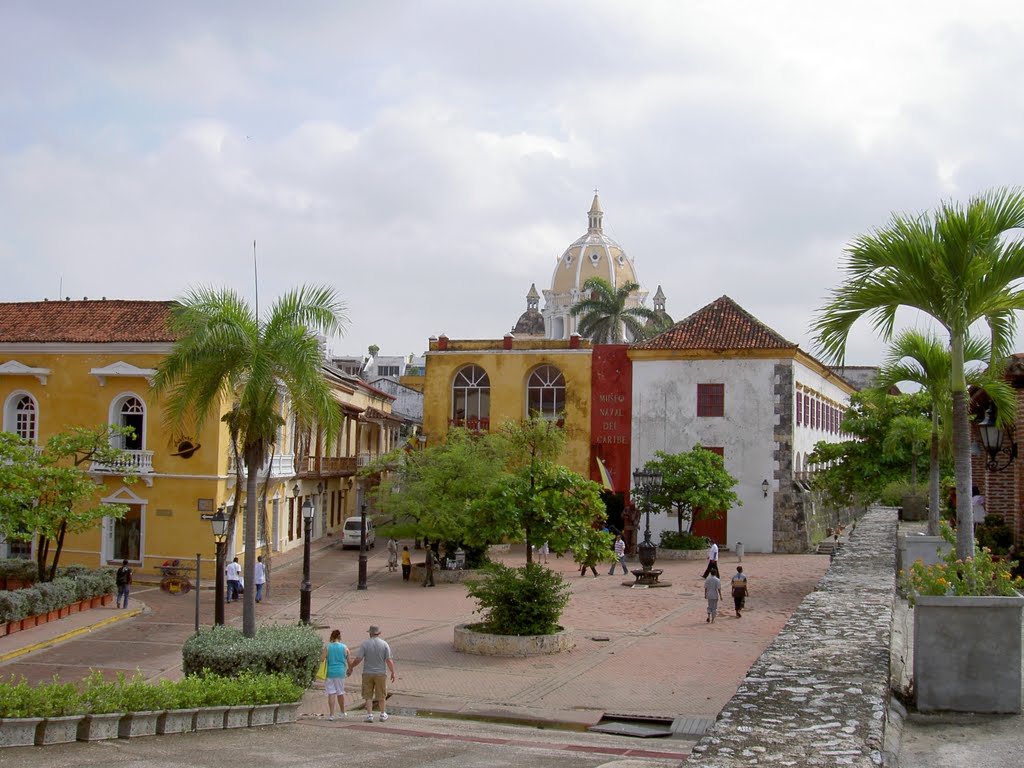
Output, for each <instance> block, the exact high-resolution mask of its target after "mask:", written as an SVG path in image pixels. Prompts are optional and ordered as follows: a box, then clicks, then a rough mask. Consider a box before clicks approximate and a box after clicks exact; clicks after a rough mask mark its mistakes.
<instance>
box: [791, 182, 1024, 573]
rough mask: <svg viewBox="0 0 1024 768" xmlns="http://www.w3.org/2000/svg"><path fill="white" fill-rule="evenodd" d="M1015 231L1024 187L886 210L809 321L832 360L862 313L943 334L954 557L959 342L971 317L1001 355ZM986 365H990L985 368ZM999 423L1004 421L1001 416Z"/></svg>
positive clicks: (970, 550)
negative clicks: (923, 319)
mask: <svg viewBox="0 0 1024 768" xmlns="http://www.w3.org/2000/svg"><path fill="white" fill-rule="evenodd" d="M1022 227H1024V190H1021V189H1020V188H1012V189H997V190H993V191H990V192H987V193H985V194H983V195H980V196H977V197H973V198H971V199H970V200H969V201H968V203H967V205H966V206H963V205H960V204H956V203H943V204H942V205H941V206H940V207H939V209H938V210H937V211H936V212H935V214H934V215H928V214H921V215H919V216H914V217H908V216H904V215H900V214H894V215H893V216H892V218H891V220H890V222H889V223H888V224H887V225H886V226H884V227H882V228H881V229H878V230H875V231H873V232H870V233H868V234H865V235H860V236H858V237H857V238H856V239H855V240H854V241H853V243H852V244H851V245H849V246H848V247H847V251H846V260H845V264H844V265H843V267H844V271H845V273H846V277H845V279H844V280H843V282H842V283H841V284H840V286H839V287H838V288H835V289H833V290H832V293H831V297H830V299H829V301H828V302H827V303H826V304H825V306H824V307H823V308H822V309H821V310H820V314H819V316H818V317H817V319H816V320H815V321H814V322H813V323H812V326H811V327H812V330H813V331H814V332H815V333H816V334H817V341H818V345H819V348H820V351H821V353H822V356H823V357H826V358H827V359H829V360H831V361H834V362H837V363H841V362H842V361H843V358H844V357H845V351H846V341H847V338H848V337H849V334H850V329H851V328H852V327H853V325H854V323H856V322H857V320H859V319H860V318H862V317H865V316H867V317H868V318H869V319H870V321H871V323H872V325H873V326H874V328H875V330H876V331H878V332H879V333H880V334H881V335H882V337H883V339H885V340H886V341H888V340H889V339H891V338H892V335H893V325H894V323H895V321H896V311H897V310H898V309H899V308H900V307H910V308H914V309H917V310H919V311H921V312H924V313H925V314H927V315H930V316H931V317H932V318H934V319H935V320H936V322H938V323H939V325H940V326H942V328H943V329H944V330H945V331H946V333H948V334H949V346H950V353H951V360H950V380H949V387H950V396H951V400H952V412H953V419H952V426H953V464H954V471H955V474H956V493H957V510H956V513H957V556H958V557H961V558H967V557H972V556H973V555H974V528H973V525H972V521H971V454H970V444H969V424H968V420H967V380H966V376H965V371H964V347H965V344H966V341H967V338H968V335H969V329H970V327H971V326H972V325H973V324H974V323H976V322H978V321H981V320H984V321H985V322H986V324H987V325H988V329H989V333H990V335H991V350H990V351H991V354H992V359H993V360H995V359H1001V358H1003V357H1006V356H1007V355H1008V354H1009V353H1010V350H1011V344H1012V342H1013V335H1014V331H1015V329H1016V315H1015V312H1016V311H1017V310H1019V309H1022V308H1024V291H1022V290H1018V288H1017V284H1018V282H1019V281H1020V280H1021V279H1022V278H1024V246H1022V245H1021V243H1019V242H1018V241H1017V240H1016V239H1015V238H1008V237H1006V235H1007V233H1009V232H1010V231H1011V230H1015V229H1020V228H1022ZM992 367H995V366H992ZM1000 418H1002V419H1009V418H1011V414H1007V413H1006V412H1003V413H1002V414H1001V415H1000Z"/></svg>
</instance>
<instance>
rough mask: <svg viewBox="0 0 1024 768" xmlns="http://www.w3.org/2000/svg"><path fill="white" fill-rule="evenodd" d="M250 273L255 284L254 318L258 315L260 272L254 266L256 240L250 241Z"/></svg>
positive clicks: (257, 317)
mask: <svg viewBox="0 0 1024 768" xmlns="http://www.w3.org/2000/svg"><path fill="white" fill-rule="evenodd" d="M252 275H253V283H255V285H256V319H257V320H259V317H260V272H259V269H258V268H257V266H256V241H255V240H253V241H252Z"/></svg>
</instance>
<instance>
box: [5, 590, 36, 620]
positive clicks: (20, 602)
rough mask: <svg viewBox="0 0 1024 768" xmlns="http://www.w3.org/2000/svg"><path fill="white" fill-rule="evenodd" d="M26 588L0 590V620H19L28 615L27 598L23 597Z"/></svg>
mask: <svg viewBox="0 0 1024 768" xmlns="http://www.w3.org/2000/svg"><path fill="white" fill-rule="evenodd" d="M27 591H28V590H24V589H14V590H4V591H0V622H8V621H20V620H21V619H24V618H25V617H26V616H28V615H29V612H28V600H26V599H25V594H24V593H25V592H27Z"/></svg>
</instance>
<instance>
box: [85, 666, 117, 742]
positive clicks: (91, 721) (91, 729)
mask: <svg viewBox="0 0 1024 768" xmlns="http://www.w3.org/2000/svg"><path fill="white" fill-rule="evenodd" d="M122 677H123V676H122ZM82 702H83V706H84V708H85V711H86V712H87V714H86V716H85V717H84V718H83V719H82V722H81V723H80V724H79V726H78V740H79V741H99V740H101V739H116V738H117V737H118V733H119V732H120V723H121V718H122V716H123V701H122V696H121V686H120V685H119V684H118V682H114V681H108V680H106V679H105V678H104V677H103V674H102V673H101V672H98V671H93V672H91V673H90V674H89V676H88V677H86V678H85V680H84V681H83V683H82Z"/></svg>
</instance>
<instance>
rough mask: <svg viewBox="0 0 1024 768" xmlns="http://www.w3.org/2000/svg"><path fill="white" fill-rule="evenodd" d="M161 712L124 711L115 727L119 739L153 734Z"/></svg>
mask: <svg viewBox="0 0 1024 768" xmlns="http://www.w3.org/2000/svg"><path fill="white" fill-rule="evenodd" d="M162 714H163V712H126V713H125V714H124V716H123V717H122V718H121V723H120V725H119V726H118V728H117V737H118V738H119V739H134V738H135V737H136V736H155V735H156V721H157V718H158V717H160V715H162Z"/></svg>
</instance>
